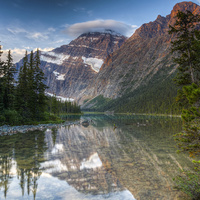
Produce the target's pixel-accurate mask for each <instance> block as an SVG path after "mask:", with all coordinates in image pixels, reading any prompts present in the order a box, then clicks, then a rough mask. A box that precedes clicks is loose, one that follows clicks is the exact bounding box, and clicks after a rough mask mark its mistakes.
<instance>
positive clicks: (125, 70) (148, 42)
mask: <svg viewBox="0 0 200 200" xmlns="http://www.w3.org/2000/svg"><path fill="white" fill-rule="evenodd" d="M178 10H180V11H183V12H184V11H186V10H189V11H191V12H192V13H193V14H200V6H198V5H197V4H195V3H192V2H182V3H178V4H176V5H175V6H174V8H173V10H172V11H171V14H169V15H167V16H166V17H162V16H160V15H159V16H158V17H157V19H156V20H155V21H153V22H149V23H146V24H143V25H142V26H141V27H140V28H138V29H137V30H136V31H135V33H134V34H133V35H132V36H131V37H130V38H129V39H128V40H126V42H125V43H124V44H123V46H122V47H121V48H120V49H118V50H117V51H115V52H114V53H113V54H111V55H110V56H108V57H107V59H106V60H105V62H104V63H103V65H102V67H101V70H100V72H99V73H98V76H97V77H96V78H95V80H93V81H92V82H91V83H90V85H89V86H88V87H87V88H86V89H85V91H84V95H83V94H82V96H79V102H80V103H83V102H86V100H88V99H94V98H95V97H98V96H99V95H102V96H103V97H105V98H111V99H117V98H120V97H122V96H123V95H124V94H126V93H130V92H132V93H134V91H135V90H137V89H138V88H140V87H141V86H143V87H144V86H148V84H149V82H150V81H152V80H153V81H154V82H156V81H157V83H158V84H159V83H161V82H162V81H164V79H167V78H169V77H172V76H173V75H174V72H175V71H176V68H177V66H176V65H175V64H174V63H173V61H172V54H171V53H170V47H171V41H172V40H173V39H174V38H175V36H174V35H172V36H171V35H169V34H168V30H169V25H173V24H174V23H175V21H176V19H175V16H176V14H177V12H178ZM158 73H160V74H161V75H159V76H158ZM162 75H164V76H162ZM163 77H165V78H164V79H163ZM159 79H160V80H159ZM88 102H89V101H88ZM88 102H87V103H86V104H85V108H90V107H91V106H93V105H91V104H88ZM83 107H84V106H83Z"/></svg>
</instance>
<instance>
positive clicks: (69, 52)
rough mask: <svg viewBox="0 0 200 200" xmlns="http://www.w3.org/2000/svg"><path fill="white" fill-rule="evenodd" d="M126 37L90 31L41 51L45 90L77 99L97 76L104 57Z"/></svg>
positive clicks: (110, 32)
mask: <svg viewBox="0 0 200 200" xmlns="http://www.w3.org/2000/svg"><path fill="white" fill-rule="evenodd" d="M125 40H126V37H124V36H122V35H120V34H117V33H115V32H113V31H106V32H103V33H100V32H89V33H84V34H82V35H80V36H79V37H78V38H77V39H75V40H73V41H71V42H70V43H69V44H68V45H63V46H61V47H59V48H56V49H54V50H53V51H51V52H41V67H42V69H43V71H44V73H45V76H46V77H47V85H48V86H49V89H48V92H49V93H55V94H57V95H59V96H64V97H71V98H73V99H76V97H77V95H79V94H80V93H81V92H82V90H83V89H85V88H86V87H87V86H88V84H89V83H90V81H91V80H93V79H94V78H95V77H96V75H97V73H98V72H99V69H100V67H101V65H102V64H103V62H104V60H105V58H106V57H107V56H108V55H109V54H110V53H112V52H114V51H115V50H117V49H119V47H120V46H121V45H122V44H123V42H124V41H125Z"/></svg>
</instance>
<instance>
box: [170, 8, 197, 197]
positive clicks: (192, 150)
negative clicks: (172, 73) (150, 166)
mask: <svg viewBox="0 0 200 200" xmlns="http://www.w3.org/2000/svg"><path fill="white" fill-rule="evenodd" d="M176 17H177V21H176V23H175V26H174V27H172V26H170V29H171V30H170V32H169V33H171V34H172V33H176V34H177V35H176V36H177V39H176V40H175V41H174V42H172V52H175V53H177V55H178V57H176V58H175V59H174V62H175V63H177V64H179V67H178V74H177V76H176V79H175V81H176V83H178V85H179V86H182V88H181V89H180V90H179V93H178V98H177V100H178V101H179V102H181V104H182V105H183V106H184V108H183V109H182V115H181V117H182V120H183V122H184V125H183V131H182V132H181V133H178V134H177V135H176V140H177V141H178V146H179V148H180V149H181V150H182V151H187V152H189V154H190V156H191V157H194V156H196V155H198V156H199V155H200V86H199V81H200V79H199V78H200V77H199V74H200V55H199V51H200V31H199V29H198V28H197V25H199V22H200V15H193V14H192V13H191V12H190V11H186V13H184V12H181V11H179V12H178V14H177V16H176ZM193 162H195V163H196V164H197V167H196V169H198V168H199V170H200V161H193ZM199 178H200V177H199V175H198V174H192V176H191V173H187V172H184V173H183V175H180V176H179V178H178V181H177V187H178V188H179V189H181V190H183V191H184V192H186V193H187V194H189V195H190V196H191V197H192V199H199V197H200V190H199V187H200V183H199Z"/></svg>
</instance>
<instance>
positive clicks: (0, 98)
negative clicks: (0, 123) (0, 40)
mask: <svg viewBox="0 0 200 200" xmlns="http://www.w3.org/2000/svg"><path fill="white" fill-rule="evenodd" d="M2 53H3V52H2V51H1V45H0V113H2V112H3V110H4V104H3V95H4V88H3V65H4V63H3V62H2V61H1V55H2Z"/></svg>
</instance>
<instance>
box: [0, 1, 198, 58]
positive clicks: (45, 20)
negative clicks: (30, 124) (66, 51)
mask: <svg viewBox="0 0 200 200" xmlns="http://www.w3.org/2000/svg"><path fill="white" fill-rule="evenodd" d="M178 2H182V1H178V0H151V1H150V0H140V1H138V0H123V1H122V0H0V41H1V44H2V46H3V50H8V49H10V50H11V51H12V52H13V56H14V61H17V60H18V59H19V58H21V57H23V55H24V52H25V50H28V51H30V50H34V49H35V48H40V49H42V50H50V49H52V48H56V47H59V46H61V45H63V44H68V43H69V42H70V41H71V40H72V39H74V38H76V37H77V36H78V35H79V34H81V33H83V32H86V31H90V30H101V29H103V28H110V29H114V30H116V31H118V32H120V33H122V34H124V35H126V36H131V35H132V34H133V32H134V30H135V29H136V28H138V27H139V26H141V25H142V24H143V23H148V22H149V21H154V20H155V19H156V17H157V16H158V15H159V14H160V15H162V16H166V15H168V14H170V12H171V10H172V8H173V6H174V5H175V4H176V3H178ZM192 2H194V3H197V4H200V0H193V1H192Z"/></svg>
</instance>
